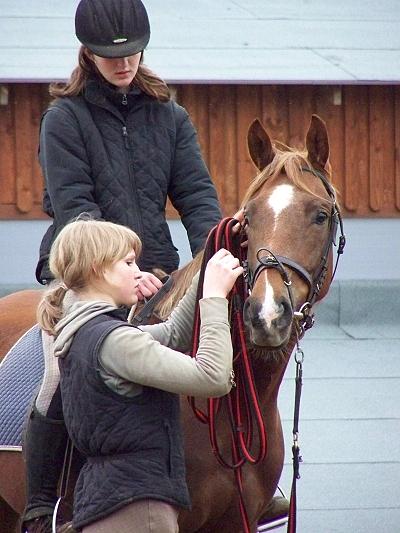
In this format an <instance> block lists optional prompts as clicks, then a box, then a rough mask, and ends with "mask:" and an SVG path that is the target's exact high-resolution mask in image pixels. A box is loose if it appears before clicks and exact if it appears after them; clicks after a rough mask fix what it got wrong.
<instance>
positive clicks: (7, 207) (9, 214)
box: [0, 203, 49, 220]
mask: <svg viewBox="0 0 400 533" xmlns="http://www.w3.org/2000/svg"><path fill="white" fill-rule="evenodd" d="M8 219H14V220H42V219H44V220H48V219H49V217H48V216H47V215H45V214H44V213H43V210H42V206H41V205H39V204H33V206H32V209H31V210H30V211H29V212H27V213H21V211H20V210H19V209H18V207H17V206H16V204H15V203H12V204H3V203H1V204H0V220H8Z"/></svg>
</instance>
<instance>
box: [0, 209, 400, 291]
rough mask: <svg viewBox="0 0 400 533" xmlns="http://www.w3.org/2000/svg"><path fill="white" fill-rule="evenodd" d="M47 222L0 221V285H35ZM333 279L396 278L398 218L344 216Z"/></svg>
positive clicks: (182, 237) (178, 231) (184, 243)
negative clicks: (340, 254)
mask: <svg viewBox="0 0 400 533" xmlns="http://www.w3.org/2000/svg"><path fill="white" fill-rule="evenodd" d="M48 224H49V223H48V222H47V221H46V222H45V221H13V220H10V221H0V286H4V285H12V286H31V285H35V278H34V270H35V266H36V261H37V257H38V249H39V244H40V241H41V238H42V235H43V234H44V232H45V230H46V228H47V226H48ZM170 227H171V233H172V236H173V239H174V242H175V245H176V246H177V248H178V249H179V253H180V257H181V264H184V263H186V262H187V261H189V260H190V258H191V255H190V249H189V244H188V240H187V237H186V233H185V230H184V228H183V226H182V224H181V223H180V222H179V221H175V220H174V221H170ZM345 232H346V236H347V241H348V242H347V245H346V249H345V253H344V255H343V257H342V259H341V261H340V265H339V269H338V272H337V277H336V279H337V280H369V279H378V280H382V279H400V268H399V265H400V219H378V220H372V219H347V220H345Z"/></svg>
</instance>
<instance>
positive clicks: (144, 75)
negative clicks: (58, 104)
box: [49, 46, 171, 102]
mask: <svg viewBox="0 0 400 533" xmlns="http://www.w3.org/2000/svg"><path fill="white" fill-rule="evenodd" d="M93 75H95V76H97V77H99V78H101V79H103V77H102V75H101V74H100V72H99V71H98V69H97V67H96V65H95V64H94V61H93V59H92V58H91V52H90V50H89V49H88V48H86V47H85V46H81V47H80V49H79V55H78V66H77V67H75V69H74V70H73V71H72V74H71V77H70V79H69V80H68V81H67V83H51V84H50V86H49V93H50V96H53V97H54V98H64V97H67V96H79V95H80V94H82V93H83V91H84V89H85V86H86V83H87V81H88V79H89V78H90V77H91V76H93ZM132 85H134V86H136V87H139V89H141V90H142V91H143V92H144V93H146V94H148V95H149V96H152V97H153V98H155V99H156V100H160V102H168V100H170V98H171V93H170V90H169V87H168V85H167V84H166V83H165V81H164V80H162V79H161V78H159V77H158V76H157V75H156V74H154V72H153V71H152V70H150V69H149V67H147V66H146V65H144V64H143V52H142V56H141V58H140V64H139V67H138V71H137V73H136V76H135V78H134V80H133V82H132Z"/></svg>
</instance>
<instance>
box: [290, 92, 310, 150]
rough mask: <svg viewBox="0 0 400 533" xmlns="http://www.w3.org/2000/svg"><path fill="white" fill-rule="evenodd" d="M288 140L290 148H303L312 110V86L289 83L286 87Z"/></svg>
mask: <svg viewBox="0 0 400 533" xmlns="http://www.w3.org/2000/svg"><path fill="white" fill-rule="evenodd" d="M287 96H288V116H289V141H288V144H289V146H291V147H292V148H297V149H298V150H303V149H304V147H305V139H306V134H307V130H308V127H309V125H310V120H311V115H312V114H313V112H314V109H315V105H314V87H313V86H308V85H291V86H288V87H287Z"/></svg>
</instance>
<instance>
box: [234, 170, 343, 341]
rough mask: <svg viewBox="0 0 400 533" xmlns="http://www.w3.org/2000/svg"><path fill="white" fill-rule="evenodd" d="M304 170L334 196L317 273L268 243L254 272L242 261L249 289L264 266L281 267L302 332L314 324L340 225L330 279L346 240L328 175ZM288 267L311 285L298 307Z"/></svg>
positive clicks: (258, 252)
mask: <svg viewBox="0 0 400 533" xmlns="http://www.w3.org/2000/svg"><path fill="white" fill-rule="evenodd" d="M301 170H302V171H303V172H310V173H311V174H313V175H314V176H316V177H317V178H319V179H320V180H321V181H322V183H323V185H324V187H325V189H326V191H327V193H328V194H329V197H330V198H331V200H332V209H331V213H330V217H329V235H328V238H327V240H326V243H325V245H324V248H323V251H322V254H321V260H320V263H319V265H318V267H317V270H316V272H315V273H310V272H308V270H306V269H305V268H304V267H303V266H302V265H300V264H299V263H297V262H296V261H293V260H292V259H290V258H288V257H285V256H282V255H277V254H275V253H273V252H272V251H271V250H270V249H269V248H268V247H267V246H262V247H261V248H259V249H258V250H257V253H256V258H257V266H256V268H255V269H254V272H253V271H252V270H251V269H250V267H249V263H248V260H247V259H246V260H245V261H244V262H243V267H244V277H245V279H246V281H247V285H248V289H249V291H250V292H251V291H252V289H253V287H254V285H255V283H256V281H257V278H258V277H259V275H260V274H261V272H263V271H264V270H265V269H269V268H273V269H276V270H278V272H279V273H280V275H281V277H282V280H283V283H284V284H285V286H286V287H287V290H288V295H289V300H290V303H291V307H292V312H293V315H294V317H295V318H296V319H297V321H298V324H299V326H300V329H301V330H302V333H304V331H305V330H306V329H309V328H310V327H311V326H312V325H313V316H312V313H311V309H312V306H313V305H314V303H315V302H316V300H317V299H318V295H319V293H320V290H321V288H322V286H323V284H324V282H325V278H326V274H327V272H328V259H329V254H330V252H331V247H332V245H336V233H337V229H338V227H339V228H340V237H339V242H338V245H337V259H336V264H335V267H334V269H333V273H332V277H331V281H332V280H333V278H334V276H335V273H336V269H337V265H338V262H339V258H340V256H341V255H342V254H343V250H344V247H345V244H346V237H345V235H344V231H343V221H342V217H341V214H340V210H339V207H338V205H337V202H336V194H335V191H334V189H333V187H332V186H331V184H330V183H329V181H328V180H327V178H326V177H325V176H324V174H323V173H322V172H319V171H318V170H316V169H314V168H302V169H301ZM285 266H286V267H289V268H290V269H291V270H293V271H294V272H296V274H298V275H299V276H300V277H301V278H302V279H303V280H304V281H305V282H306V283H307V285H308V295H307V299H306V302H305V303H304V304H303V305H302V306H301V308H300V309H299V310H296V309H294V299H293V294H292V289H291V281H290V279H289V276H288V273H287V271H286V269H285Z"/></svg>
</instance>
